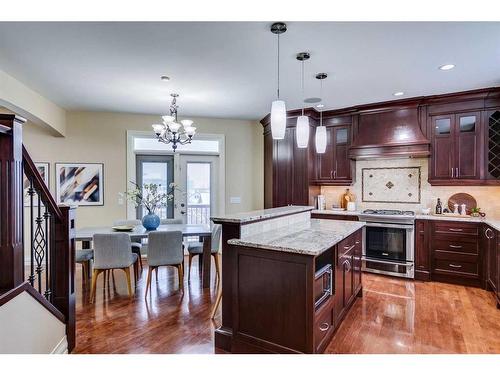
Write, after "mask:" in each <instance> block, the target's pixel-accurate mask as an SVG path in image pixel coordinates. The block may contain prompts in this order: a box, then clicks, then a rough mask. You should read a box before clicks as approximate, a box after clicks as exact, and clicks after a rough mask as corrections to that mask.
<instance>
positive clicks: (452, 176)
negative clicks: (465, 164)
mask: <svg viewBox="0 0 500 375" xmlns="http://www.w3.org/2000/svg"><path fill="white" fill-rule="evenodd" d="M453 170H454V169H453V168H451V178H454V175H453Z"/></svg>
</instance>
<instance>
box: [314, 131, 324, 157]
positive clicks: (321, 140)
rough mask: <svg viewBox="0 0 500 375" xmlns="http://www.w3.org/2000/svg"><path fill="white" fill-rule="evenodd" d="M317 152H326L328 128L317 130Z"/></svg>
mask: <svg viewBox="0 0 500 375" xmlns="http://www.w3.org/2000/svg"><path fill="white" fill-rule="evenodd" d="M315 141H316V152H317V153H318V154H324V153H325V151H326V126H318V127H317V128H316V137H315Z"/></svg>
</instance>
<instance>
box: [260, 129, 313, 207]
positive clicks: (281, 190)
mask: <svg viewBox="0 0 500 375" xmlns="http://www.w3.org/2000/svg"><path fill="white" fill-rule="evenodd" d="M311 132H312V130H311ZM295 137H296V132H295V128H294V127H288V128H287V129H286V132H285V138H284V139H280V140H273V139H272V135H271V133H270V132H268V133H266V134H265V135H264V153H265V162H264V163H265V164H264V165H265V172H264V178H265V190H264V191H265V198H264V199H265V202H264V203H265V207H266V208H269V207H282V206H288V205H313V204H314V197H315V196H316V195H318V194H319V188H318V187H314V186H310V184H309V181H310V175H311V174H312V173H313V171H312V168H314V164H313V161H312V158H313V157H314V156H312V151H311V143H312V140H311V139H310V144H309V147H308V148H298V147H297V145H296V139H295ZM311 137H312V136H310V138H311ZM270 155H272V156H270Z"/></svg>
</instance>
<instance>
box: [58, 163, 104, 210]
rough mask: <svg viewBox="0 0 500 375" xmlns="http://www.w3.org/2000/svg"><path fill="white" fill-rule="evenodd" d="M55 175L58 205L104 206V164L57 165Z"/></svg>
mask: <svg viewBox="0 0 500 375" xmlns="http://www.w3.org/2000/svg"><path fill="white" fill-rule="evenodd" d="M55 173H56V202H57V204H68V205H78V206H103V205H104V164H103V163H56V167H55Z"/></svg>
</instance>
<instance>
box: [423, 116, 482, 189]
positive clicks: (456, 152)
mask: <svg viewBox="0 0 500 375" xmlns="http://www.w3.org/2000/svg"><path fill="white" fill-rule="evenodd" d="M431 134H432V152H431V168H430V174H429V182H430V183H431V184H433V183H434V184H438V183H440V184H461V183H462V182H463V181H464V180H468V181H479V180H481V173H480V170H481V168H480V160H481V154H480V152H479V146H480V144H481V143H480V134H481V113H480V112H466V113H457V114H445V115H439V116H432V117H431Z"/></svg>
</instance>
